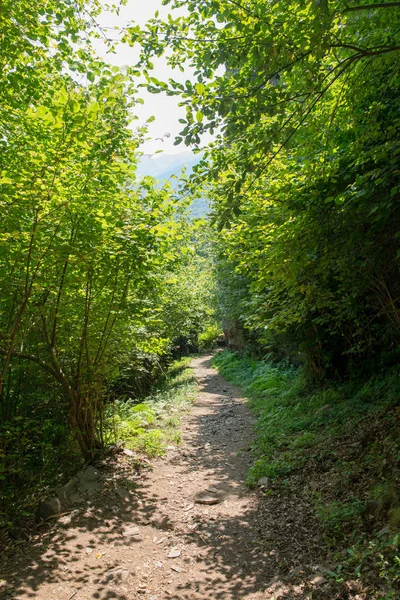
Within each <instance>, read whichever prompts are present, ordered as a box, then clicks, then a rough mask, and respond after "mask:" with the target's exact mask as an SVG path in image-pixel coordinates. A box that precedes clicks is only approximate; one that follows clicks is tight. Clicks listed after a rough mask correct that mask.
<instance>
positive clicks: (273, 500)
mask: <svg viewBox="0 0 400 600" xmlns="http://www.w3.org/2000/svg"><path fill="white" fill-rule="evenodd" d="M209 358H210V357H202V358H197V359H195V360H194V361H193V366H194V368H195V371H196V374H197V376H198V379H199V384H200V393H199V398H198V401H197V403H196V404H195V406H194V407H193V409H192V411H191V413H190V414H189V415H188V416H187V417H186V418H185V423H184V429H183V436H184V442H183V444H182V446H181V447H179V448H172V449H170V450H169V451H168V452H167V455H166V457H165V458H164V459H163V460H158V461H156V462H155V464H154V471H153V472H149V471H147V472H143V471H141V472H139V471H138V470H137V468H136V463H135V462H134V461H132V460H131V459H129V457H126V456H124V455H117V456H114V457H112V458H111V459H110V460H109V461H108V462H107V463H105V464H104V465H103V467H102V468H101V471H102V479H103V486H102V489H101V490H100V491H99V492H98V493H97V495H95V496H93V497H92V498H91V499H90V501H89V502H88V503H87V504H85V505H84V506H81V507H79V508H77V509H76V510H75V511H73V512H72V513H71V514H69V515H64V516H62V517H61V518H60V519H59V521H57V522H53V523H52V522H50V523H47V524H45V525H43V526H42V527H41V528H40V529H39V530H38V531H37V532H36V533H35V534H34V535H33V536H32V539H31V540H30V542H27V541H22V542H19V543H18V544H17V545H16V547H15V548H14V549H13V552H12V554H11V555H10V556H9V557H8V558H7V557H6V556H4V555H3V556H2V557H1V559H0V565H1V566H0V569H1V570H0V580H1V581H0V597H1V598H18V599H21V600H25V599H26V598H35V599H39V600H51V599H54V600H72V598H74V600H89V599H98V600H108V599H111V598H115V599H117V600H130V599H132V598H148V599H149V600H160V599H161V598H170V599H171V600H178V599H179V600H200V599H203V600H204V599H215V600H228V599H230V600H233V599H237V600H239V599H247V600H259V599H260V600H261V599H266V598H270V597H271V598H272V597H274V599H277V598H286V599H291V598H304V599H305V598H311V597H312V598H321V599H322V598H323V599H326V600H328V599H329V600H333V599H334V598H343V599H344V598H347V597H351V596H343V595H342V596H340V595H335V594H336V593H334V592H333V589H332V588H331V587H330V586H329V584H327V582H326V580H325V579H324V577H323V576H322V575H321V572H319V571H318V568H319V567H320V571H321V570H322V567H323V563H324V561H325V560H326V558H327V550H326V548H325V547H324V543H323V542H322V541H321V535H320V531H319V528H318V525H317V523H316V522H315V519H314V517H313V516H312V512H311V509H310V507H309V506H308V504H307V503H306V502H305V500H304V499H300V498H295V497H293V494H292V493H290V492H289V491H287V490H285V489H278V488H277V489H272V490H271V491H269V492H268V493H267V494H266V495H265V494H262V493H261V492H249V490H248V489H247V488H246V487H245V485H244V482H245V479H246V475H247V471H248V468H249V465H250V461H251V458H250V452H249V450H250V446H251V439H252V435H253V426H254V420H253V418H252V416H251V415H250V413H249V412H248V409H247V407H246V403H245V402H244V401H243V399H242V397H241V395H240V392H239V390H238V389H237V388H235V387H234V386H232V385H231V384H229V383H227V382H226V381H225V380H224V379H223V378H222V377H221V376H220V375H218V374H217V372H216V371H215V370H213V369H212V368H211V367H210V362H209ZM210 488H211V491H212V492H213V493H214V494H217V495H218V496H219V497H220V499H221V501H220V502H219V503H218V504H215V505H213V506H204V505H200V504H197V503H196V501H195V499H196V494H198V493H199V492H203V491H205V490H207V489H210ZM172 547H173V548H177V549H178V550H179V552H180V555H179V556H178V557H176V558H175V559H172V558H168V553H169V551H170V550H171V548H172ZM311 593H312V596H311V595H310V594H311Z"/></svg>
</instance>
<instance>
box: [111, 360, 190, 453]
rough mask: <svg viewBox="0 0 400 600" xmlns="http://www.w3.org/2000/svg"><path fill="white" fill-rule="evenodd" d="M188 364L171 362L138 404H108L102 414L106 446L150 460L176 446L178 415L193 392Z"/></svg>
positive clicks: (179, 417) (178, 428)
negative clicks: (121, 445) (121, 447)
mask: <svg viewBox="0 0 400 600" xmlns="http://www.w3.org/2000/svg"><path fill="white" fill-rule="evenodd" d="M190 361H191V359H190V358H187V357H186V358H182V359H180V360H177V361H175V362H174V363H172V365H171V366H170V368H169V370H168V374H167V377H166V379H165V381H163V383H162V384H161V385H160V386H158V387H157V388H156V389H155V390H154V391H153V393H152V394H151V395H149V396H148V397H147V398H145V399H144V400H143V401H142V402H140V403H139V404H138V403H137V400H129V399H128V400H126V399H123V400H117V401H115V402H113V403H112V404H110V405H109V406H108V407H107V409H106V414H105V427H104V428H105V441H106V443H107V444H115V443H120V442H123V443H124V445H125V446H126V447H127V448H129V449H131V450H134V451H136V452H141V453H144V454H146V455H147V456H148V457H150V458H153V457H156V456H162V455H163V454H164V452H165V450H166V449H167V447H168V445H169V444H179V443H180V441H181V434H180V422H181V416H182V414H183V413H184V412H185V411H186V410H187V408H188V407H189V406H190V405H191V403H192V402H193V401H194V400H195V398H196V393H197V383H196V379H195V376H194V373H193V370H192V369H191V368H190V366H189V365H190Z"/></svg>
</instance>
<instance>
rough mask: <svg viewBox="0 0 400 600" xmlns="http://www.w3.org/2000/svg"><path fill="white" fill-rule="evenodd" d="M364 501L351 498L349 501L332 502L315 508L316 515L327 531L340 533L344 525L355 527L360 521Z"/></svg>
mask: <svg viewBox="0 0 400 600" xmlns="http://www.w3.org/2000/svg"><path fill="white" fill-rule="evenodd" d="M364 507H365V502H363V501H361V500H357V499H356V500H352V501H351V502H332V503H331V504H326V505H324V506H322V505H320V506H319V507H318V508H317V512H318V516H319V518H320V519H321V521H322V522H323V524H324V526H325V527H326V529H327V530H328V531H330V532H331V533H335V534H339V535H341V534H342V530H343V528H344V527H348V526H350V525H351V526H352V527H356V525H359V524H360V523H361V515H362V512H363V510H364Z"/></svg>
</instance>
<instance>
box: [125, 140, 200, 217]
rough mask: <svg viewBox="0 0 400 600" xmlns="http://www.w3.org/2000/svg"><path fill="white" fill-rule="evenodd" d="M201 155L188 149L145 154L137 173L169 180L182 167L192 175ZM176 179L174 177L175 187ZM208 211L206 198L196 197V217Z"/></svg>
mask: <svg viewBox="0 0 400 600" xmlns="http://www.w3.org/2000/svg"><path fill="white" fill-rule="evenodd" d="M200 158H201V155H199V154H194V153H193V152H191V151H189V150H187V151H185V152H179V153H178V154H158V155H149V154H144V155H143V156H142V157H141V158H140V160H139V163H138V168H137V174H138V177H139V178H142V177H145V176H146V175H150V176H151V177H154V178H155V179H158V180H159V181H160V182H162V181H168V180H169V179H171V177H173V176H176V177H178V176H179V174H180V172H181V171H182V169H186V174H187V175H190V174H191V173H192V169H193V167H194V166H195V165H197V163H198V162H199V161H200ZM176 181H177V180H174V179H172V180H171V184H172V186H173V187H175V185H176ZM207 212H208V204H207V200H206V199H205V198H194V200H193V203H192V206H191V213H192V216H193V217H194V218H200V217H204V216H205V215H206V214H207Z"/></svg>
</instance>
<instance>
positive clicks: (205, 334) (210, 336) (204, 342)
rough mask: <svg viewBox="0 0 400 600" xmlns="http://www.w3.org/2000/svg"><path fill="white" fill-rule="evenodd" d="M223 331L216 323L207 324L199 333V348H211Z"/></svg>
mask: <svg viewBox="0 0 400 600" xmlns="http://www.w3.org/2000/svg"><path fill="white" fill-rule="evenodd" d="M222 335H223V332H222V330H221V328H220V327H218V325H209V326H208V327H207V329H204V330H203V331H202V332H201V333H200V334H199V349H200V350H211V349H212V348H215V346H216V345H217V343H218V341H219V340H220V339H221V337H222Z"/></svg>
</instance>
